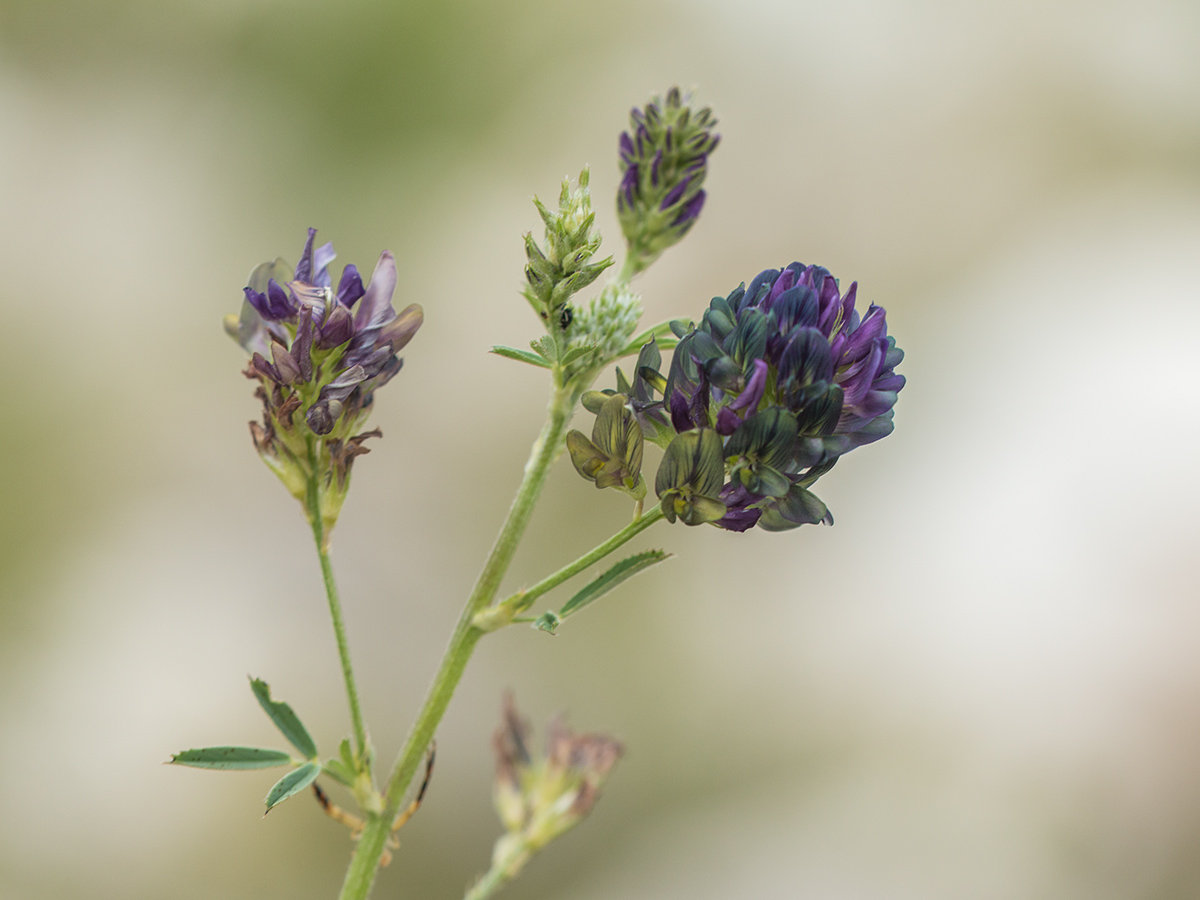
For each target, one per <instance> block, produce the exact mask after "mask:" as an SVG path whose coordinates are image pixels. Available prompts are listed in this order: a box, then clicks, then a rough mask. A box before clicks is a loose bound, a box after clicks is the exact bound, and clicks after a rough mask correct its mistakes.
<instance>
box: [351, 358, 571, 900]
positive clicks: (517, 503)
mask: <svg viewBox="0 0 1200 900" xmlns="http://www.w3.org/2000/svg"><path fill="white" fill-rule="evenodd" d="M573 406H574V403H573V398H572V396H571V392H570V390H569V389H568V388H566V387H565V386H564V385H562V383H561V381H560V379H559V375H558V373H557V372H556V373H555V387H554V393H553V395H552V397H551V400H550V407H549V409H548V410H547V413H546V424H545V425H544V426H543V427H542V433H541V434H540V435H538V438H537V440H536V441H534V444H533V449H532V451H531V452H530V455H529V462H527V463H526V464H525V477H524V478H523V479H522V481H521V486H520V488H518V489H517V496H516V497H515V498H514V499H513V502H512V506H511V507H510V508H509V510H508V518H506V519H505V520H504V525H503V526H501V528H500V533H499V534H498V535H497V536H496V542H495V544H494V545H493V546H492V552H491V553H490V554H489V555H488V558H487V562H485V563H484V565H483V571H481V572H480V573H479V578H478V579H477V580H476V582H475V587H474V588H473V589H472V590H471V594H470V596H469V597H468V598H467V603H466V606H465V607H464V608H463V611H462V615H460V616H459V618H458V624H457V625H456V626H455V627H454V633H453V634H452V635H451V636H450V643H449V646H447V648H446V653H445V655H444V656H443V657H442V664H441V667H440V668H439V669H438V672H437V675H436V676H435V677H434V679H433V685H432V686H431V687H430V689H429V695H428V696H427V697H426V698H425V705H424V706H423V707H421V712H420V713H419V714H418V715H417V720H416V722H414V723H413V726H412V730H411V731H410V732H409V734H408V739H407V740H406V741H405V743H404V747H403V748H402V749H401V750H400V755H399V756H398V757H397V759H396V764H395V766H393V768H392V772H391V775H390V777H389V778H388V782H387V788H386V791H385V794H384V809H383V812H382V813H381V814H379V815H369V816H368V818H367V823H366V827H365V828H364V829H363V833H362V837H361V838H360V839H359V843H358V849H357V850H355V852H354V857H353V859H351V860H350V868H349V870H347V872H346V880H345V881H344V882H343V883H342V893H341V895H340V897H341V900H366V898H367V896H368V895H369V894H370V892H371V886H372V885H373V884H374V882H375V875H376V872H377V871H378V869H379V858H380V856H381V855H382V853H383V849H384V843H385V842H386V840H387V836H388V833H389V832H390V831H391V824H392V822H393V820H394V819H395V816H396V811H397V810H398V809H399V806H400V801H401V799H402V798H403V797H404V792H405V791H406V790H408V786H409V783H410V782H411V781H412V779H413V775H414V774H416V771H417V767H418V766H419V765H420V764H421V759H422V757H423V756H424V754H425V748H426V747H428V746H429V742H430V741H431V740H433V734H434V732H435V731H436V730H437V726H438V723H439V722H441V720H442V716H443V715H444V714H445V712H446V707H447V706H449V704H450V698H451V697H452V696H453V695H454V689H455V688H456V687H458V682H459V679H461V678H462V674H463V670H464V669H466V667H467V661H468V660H469V659H470V658H471V653H472V652H473V651H474V649H475V644H476V643H478V641H479V638H480V637H482V636H483V634H484V632H482V631H480V630H479V629H478V628H476V627H474V626H473V625H472V624H471V620H472V619H474V618H475V615H476V614H477V613H479V612H480V611H482V610H483V609H485V608H486V607H487V606H488V604H489V603H491V602H492V599H493V598H494V597H495V596H496V591H498V590H499V589H500V582H501V580H502V579H503V578H504V573H505V572H507V571H508V566H509V564H510V563H511V562H512V558H513V555H514V554H515V553H516V550H517V545H518V544H519V543H520V541H521V537H522V536H523V535H524V533H525V527H526V526H527V525H528V524H529V517H530V516H531V515H532V513H533V507H534V504H536V502H537V499H538V496H539V495H540V494H541V492H542V486H543V485H544V484H545V482H546V476H547V475H548V474H549V472H550V466H551V464H552V463H553V462H554V459H555V457H557V456H558V452H559V449H560V447H561V446H562V441H563V436H564V434H565V433H566V430H567V424H568V423H569V421H570V418H571V412H572V409H573Z"/></svg>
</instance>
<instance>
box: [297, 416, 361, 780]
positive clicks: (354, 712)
mask: <svg viewBox="0 0 1200 900" xmlns="http://www.w3.org/2000/svg"><path fill="white" fill-rule="evenodd" d="M316 454H317V451H316V441H315V440H313V439H312V438H309V440H308V458H309V472H310V473H312V474H310V475H309V476H308V492H307V495H306V497H305V501H306V503H305V505H306V506H307V507H308V518H309V520H310V521H311V523H312V531H313V539H314V540H315V541H316V542H317V556H318V557H320V559H321V575H322V576H323V577H324V579H325V596H326V598H327V599H328V600H329V616H330V618H332V619H333V633H334V635H335V636H336V638H337V648H338V657H339V658H340V659H341V661H342V679H343V680H344V681H345V682H346V699H347V700H348V701H349V702H350V719H351V721H352V722H353V725H354V742H355V747H356V749H357V751H358V757H359V759H364V758H365V757H366V751H367V729H366V726H365V725H363V717H362V709H361V708H360V707H359V705H358V686H357V685H356V684H355V681H354V667H353V666H352V665H351V664H350V644H349V643H348V642H347V640H346V625H345V623H344V622H343V621H342V603H341V600H339V599H338V589H337V582H335V581H334V579H333V565H332V563H331V562H330V561H329V547H328V536H327V535H326V534H325V525H324V521H323V519H322V517H321V491H320V485H319V484H318V483H317V475H316V472H317V465H316Z"/></svg>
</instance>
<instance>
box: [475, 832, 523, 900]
mask: <svg viewBox="0 0 1200 900" xmlns="http://www.w3.org/2000/svg"><path fill="white" fill-rule="evenodd" d="M515 838H516V836H515V835H509V836H507V837H503V838H501V839H500V843H498V844H497V845H496V849H497V851H498V853H499V858H497V859H493V860H492V867H491V868H490V869H488V870H487V872H485V873H484V874H483V875H482V876H480V878H479V880H478V881H476V882H475V884H474V885H473V886H472V887H471V889H470V890H469V891H467V893H466V894H465V895H464V897H463V900H486V898H488V897H490V896H492V894H494V893H495V892H496V891H497V890H498V889H499V888H500V887H502V886H503V885H505V884H507V883H508V882H509V881H512V879H514V878H516V877H517V875H519V874H520V872H521V869H523V868H524V867H525V863H527V862H529V858H530V857H531V856H532V855H533V852H532V851H531V850H530V849H529V848H528V847H527V846H525V842H524V841H522V840H519V839H515ZM506 843H507V846H505V844H506Z"/></svg>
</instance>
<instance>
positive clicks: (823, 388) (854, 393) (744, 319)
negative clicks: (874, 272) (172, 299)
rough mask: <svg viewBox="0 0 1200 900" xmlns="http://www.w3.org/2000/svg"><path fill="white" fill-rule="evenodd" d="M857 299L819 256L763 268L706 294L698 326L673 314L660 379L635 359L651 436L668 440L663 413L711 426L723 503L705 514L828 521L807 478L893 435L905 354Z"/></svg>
mask: <svg viewBox="0 0 1200 900" xmlns="http://www.w3.org/2000/svg"><path fill="white" fill-rule="evenodd" d="M856 299H857V284H852V285H851V286H850V287H849V289H848V290H847V291H846V292H845V293H844V294H843V293H842V292H841V291H840V289H839V286H838V283H837V280H836V279H835V278H834V277H833V276H832V275H830V274H829V272H828V271H827V270H825V269H823V268H820V267H818V266H804V265H801V264H800V263H792V264H791V265H790V266H787V267H786V268H784V269H782V270H779V269H768V270H767V271H765V272H762V273H760V274H759V275H758V276H757V277H755V278H754V279H753V280H752V281H751V282H750V285H749V287H746V286H745V285H742V286H741V287H739V288H737V289H736V290H734V291H733V292H732V293H731V294H729V296H727V297H716V298H714V299H713V301H712V303H711V304H710V305H709V308H708V310H707V311H706V312H705V313H704V317H703V319H702V320H701V322H700V324H699V326H697V327H695V328H691V329H689V328H688V327H685V326H683V325H681V324H680V323H672V328H673V329H675V331H676V334H677V335H679V336H680V341H679V344H678V346H677V347H676V348H675V354H674V357H673V358H672V360H671V367H670V370H669V373H668V375H667V376H666V378H663V376H662V375H660V374H659V373H658V372H657V371H654V368H653V367H648V366H643V367H641V368H639V371H638V373H637V377H636V378H635V380H634V383H633V385H632V386H626V387H627V393H631V394H632V395H634V396H638V395H639V391H640V392H641V394H642V395H643V396H648V391H649V389H650V388H651V387H656V388H657V389H658V390H659V391H661V392H662V394H663V397H662V399H661V400H658V401H655V402H652V403H646V402H644V401H643V403H642V405H641V409H640V410H638V412H639V418H638V421H639V422H640V423H642V424H643V429H644V430H645V431H646V435H647V437H648V438H649V439H651V440H655V441H656V442H658V443H660V444H663V445H666V444H668V442H669V443H670V444H673V443H674V440H677V438H676V439H674V440H672V439H671V436H670V435H666V436H665V437H664V435H663V434H662V425H663V423H664V421H665V420H664V418H663V416H664V414H668V415H669V419H670V423H671V427H672V428H673V430H674V432H675V433H676V434H678V435H680V436H682V435H685V434H695V433H697V432H696V429H700V430H701V433H702V432H704V431H706V430H708V429H711V430H712V431H711V432H709V433H710V434H711V433H715V434H717V435H719V436H720V439H721V441H722V444H723V450H722V453H723V456H724V467H725V473H726V476H727V480H726V482H725V485H724V487H723V488H721V490H720V492H719V494H718V495H717V497H716V499H717V500H719V502H720V503H722V504H724V506H725V513H724V515H723V516H722V517H720V518H719V519H715V520H711V519H710V521H714V523H715V524H717V525H719V526H721V527H722V528H726V529H729V530H731V531H744V530H746V529H747V528H750V527H753V526H755V525H758V526H759V527H761V528H765V529H767V530H775V531H778V530H783V529H786V528H794V527H796V526H797V525H801V524H806V523H815V522H827V523H832V521H833V519H832V516H830V515H829V511H828V509H826V508H825V505H824V504H823V503H822V502H821V501H820V500H819V499H817V497H816V496H815V495H814V494H812V493H811V492H810V491H809V490H808V488H810V487H811V486H812V485H813V483H815V482H816V480H817V479H818V478H819V477H820V476H821V475H823V474H824V473H825V472H827V471H829V469H831V468H832V467H833V465H834V464H835V463H836V462H837V460H838V458H839V457H841V456H842V455H844V454H846V453H848V452H849V451H851V450H853V449H854V448H855V447H860V446H862V445H864V444H869V443H872V442H873V441H877V440H879V439H880V438H882V437H885V436H887V435H888V434H890V433H891V431H892V427H893V426H892V415H893V407H894V406H895V403H896V396H897V393H898V392H899V391H900V389H901V388H902V387H904V376H903V375H897V374H896V371H895V368H896V365H897V364H898V363H899V362H900V361H901V360H902V359H903V358H904V353H903V352H902V351H901V350H900V349H899V348H898V347H897V346H896V342H895V340H894V339H893V338H891V337H890V336H889V335H888V333H887V321H886V316H885V313H884V310H883V308H882V307H879V306H871V307H870V308H869V309H868V310H867V313H866V315H863V316H860V315H859V313H858V312H857V310H856V309H855V301H856ZM649 358H651V357H649V356H647V359H649ZM651 417H654V418H653V419H651ZM648 420H651V421H653V430H654V434H651V430H652V429H651V428H649V427H647V422H648ZM710 491H711V489H710ZM661 495H662V492H661V491H660V496H661ZM689 524H692V523H690V522H689Z"/></svg>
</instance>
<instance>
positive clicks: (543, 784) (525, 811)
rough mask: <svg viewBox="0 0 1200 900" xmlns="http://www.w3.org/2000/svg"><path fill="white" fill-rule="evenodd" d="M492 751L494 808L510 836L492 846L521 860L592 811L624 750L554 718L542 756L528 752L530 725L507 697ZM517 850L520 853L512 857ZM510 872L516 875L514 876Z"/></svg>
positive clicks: (618, 744) (601, 737) (613, 743)
mask: <svg viewBox="0 0 1200 900" xmlns="http://www.w3.org/2000/svg"><path fill="white" fill-rule="evenodd" d="M492 747H493V749H494V750H495V753H496V790H495V800H496V810H497V812H498V813H499V814H500V819H501V821H502V822H503V823H504V827H505V828H506V829H507V830H508V832H509V834H508V835H507V836H506V838H501V840H500V842H499V843H497V845H496V850H497V855H500V853H501V852H502V847H503V850H504V851H505V852H507V853H509V855H515V856H524V859H522V860H521V864H522V865H523V864H524V861H525V860H526V859H528V856H529V855H532V854H533V853H535V852H537V851H538V850H540V849H541V848H542V847H544V846H545V845H546V844H548V843H549V842H550V841H552V840H554V838H556V837H558V836H559V835H560V834H562V833H563V832H565V831H567V830H568V829H570V828H572V827H574V826H575V825H577V824H578V823H579V822H580V821H582V819H583V817H584V816H586V815H587V814H588V813H589V812H591V809H592V807H593V806H594V805H595V803H596V800H597V799H598V798H599V796H600V787H601V786H602V785H603V784H604V780H605V778H607V777H608V773H609V771H610V770H611V769H612V767H613V766H614V765H616V762H617V760H618V759H620V758H621V754H622V753H623V752H624V749H623V748H622V747H621V745H620V743H618V742H617V741H616V740H614V739H613V738H611V737H609V736H607V735H603V734H575V733H573V732H571V731H569V730H568V729H567V728H566V726H564V725H563V724H562V722H561V721H560V720H559V719H554V720H553V721H552V722H551V723H550V726H549V728H548V729H547V735H546V755H545V758H544V759H541V760H535V759H533V757H532V756H531V754H530V752H529V725H528V723H527V722H525V721H524V720H522V719H521V717H520V715H519V714H518V713H517V710H516V707H515V705H514V704H513V700H512V697H511V695H510V696H506V697H505V700H504V722H503V723H502V724H501V726H500V728H499V730H497V731H496V733H495V735H494V737H493V738H492ZM515 846H519V848H520V850H521V851H523V853H522V852H518V853H516V854H512V851H513V850H514V847H515ZM512 874H515V872H514V873H512Z"/></svg>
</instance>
